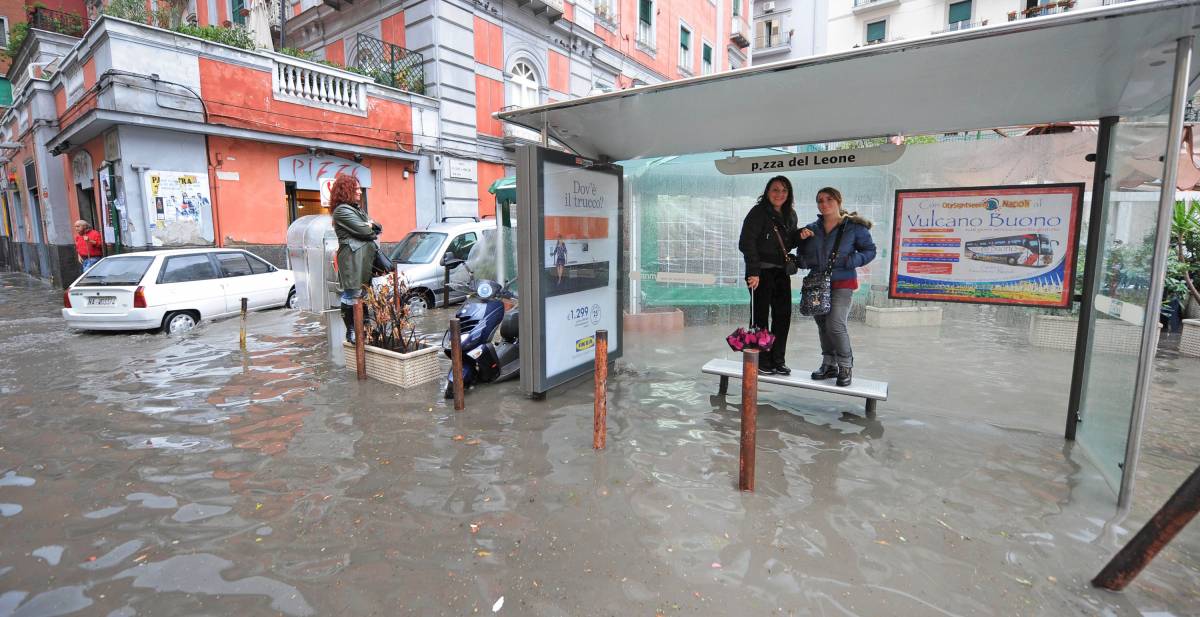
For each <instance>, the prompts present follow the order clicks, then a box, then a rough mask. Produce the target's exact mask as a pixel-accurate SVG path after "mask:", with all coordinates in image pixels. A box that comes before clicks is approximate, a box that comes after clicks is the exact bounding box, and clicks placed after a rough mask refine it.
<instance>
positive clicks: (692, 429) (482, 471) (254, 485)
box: [0, 274, 1200, 617]
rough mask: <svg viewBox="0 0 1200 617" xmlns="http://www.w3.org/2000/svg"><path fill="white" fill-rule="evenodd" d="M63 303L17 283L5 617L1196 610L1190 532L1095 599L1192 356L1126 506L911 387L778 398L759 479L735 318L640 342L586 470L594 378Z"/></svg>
mask: <svg viewBox="0 0 1200 617" xmlns="http://www.w3.org/2000/svg"><path fill="white" fill-rule="evenodd" d="M60 298H61V292H59V291H55V290H53V289H51V288H49V287H48V286H45V285H43V284H41V283H36V282H32V281H31V280H30V279H28V278H25V277H23V276H20V275H11V274H5V275H0V343H2V344H0V539H2V541H0V616H9V615H12V616H20V617H28V616H51V615H105V616H113V617H131V616H134V615H155V616H166V615H288V616H304V615H409V614H411V615H467V614H475V613H480V614H501V615H531V616H559V615H567V616H576V615H589V616H590V615H620V616H625V615H646V616H650V617H653V616H657V615H664V616H668V615H771V614H779V615H813V616H818V615H820V616H824V615H848V616H877V615H939V616H943V615H944V616H958V615H964V616H965V615H997V616H1001V615H1003V616H1009V615H1038V616H1048V617H1049V616H1055V617H1058V616H1063V615H1148V616H1149V615H1154V616H1155V617H1167V616H1172V615H1174V616H1183V615H1200V563H1198V558H1197V555H1198V554H1200V530H1198V529H1197V526H1198V525H1200V524H1197V523H1193V526H1192V527H1191V528H1189V529H1187V530H1185V531H1184V533H1183V534H1181V535H1180V537H1179V538H1178V539H1177V540H1176V542H1175V543H1174V544H1172V545H1171V546H1169V547H1168V548H1167V549H1166V550H1165V551H1164V552H1163V553H1162V554H1160V555H1159V557H1158V559H1157V560H1156V561H1155V562H1154V563H1153V564H1151V566H1150V567H1149V568H1148V569H1147V570H1146V571H1145V572H1144V573H1143V575H1142V576H1141V578H1139V579H1138V581H1137V582H1136V583H1135V584H1134V585H1133V586H1131V587H1130V588H1129V589H1128V590H1127V591H1125V592H1123V593H1120V594H1114V593H1109V592H1103V591H1097V590H1094V589H1092V588H1091V587H1090V586H1089V584H1088V580H1089V579H1090V578H1091V577H1092V576H1093V575H1094V574H1095V573H1096V572H1097V571H1098V570H1099V568H1100V567H1101V566H1102V565H1103V564H1104V563H1105V561H1106V560H1107V559H1108V558H1109V556H1111V554H1112V553H1113V551H1114V550H1115V548H1116V547H1117V546H1119V545H1120V544H1121V543H1123V542H1124V541H1125V540H1127V539H1128V537H1129V534H1130V533H1131V531H1133V530H1136V529H1137V528H1138V527H1139V526H1140V524H1141V523H1142V522H1143V521H1144V520H1145V518H1146V517H1147V516H1148V515H1149V513H1150V512H1152V511H1153V509H1155V508H1157V506H1158V505H1159V504H1161V502H1162V500H1163V499H1165V497H1166V496H1167V495H1169V494H1170V492H1171V491H1173V490H1174V487H1175V486H1177V485H1178V484H1179V482H1180V481H1182V479H1183V477H1185V476H1186V475H1187V473H1189V472H1190V471H1191V469H1193V468H1194V467H1195V466H1196V465H1197V464H1200V460H1198V458H1200V457H1198V455H1197V443H1198V442H1197V440H1196V438H1195V437H1196V435H1197V432H1196V429H1195V426H1196V425H1197V422H1196V419H1197V416H1196V413H1197V411H1196V409H1195V400H1196V398H1195V396H1194V394H1195V389H1196V384H1197V381H1196V376H1197V375H1198V374H1200V369H1197V365H1198V364H1200V361H1197V360H1196V359H1186V358H1178V357H1167V358H1165V359H1160V361H1159V366H1158V373H1157V375H1158V377H1157V378H1156V392H1155V397H1156V401H1162V404H1161V405H1158V406H1157V407H1156V410H1158V409H1163V410H1166V411H1164V412H1163V413H1159V414H1152V415H1151V417H1150V418H1149V420H1148V425H1147V436H1146V443H1145V449H1144V457H1143V464H1142V466H1141V467H1140V468H1139V469H1140V470H1139V474H1138V475H1139V482H1140V485H1139V492H1138V500H1137V501H1136V503H1135V508H1134V510H1133V512H1132V513H1131V514H1130V515H1128V516H1127V517H1122V516H1118V515H1117V513H1116V512H1115V511H1114V502H1115V497H1114V496H1113V494H1112V493H1111V491H1110V490H1109V489H1108V488H1107V487H1106V486H1105V485H1104V483H1103V481H1102V480H1101V479H1100V478H1099V475H1098V473H1097V472H1096V471H1095V469H1094V467H1092V465H1091V463H1089V462H1088V461H1087V459H1086V458H1084V457H1083V456H1082V455H1081V454H1080V453H1078V452H1076V451H1074V449H1073V447H1072V446H1071V445H1069V444H1065V443H1064V441H1063V440H1062V438H1061V436H1060V435H1058V434H1056V433H1055V432H1049V431H1047V432H1043V431H1037V430H1030V429H1028V428H1019V427H1013V426H1007V427H1006V426H1005V423H1003V422H993V421H991V420H990V419H983V420H981V419H979V418H972V417H971V411H970V409H962V407H963V405H964V403H963V402H962V401H969V400H971V397H970V396H968V395H965V394H963V393H962V392H961V391H959V390H952V391H951V393H950V395H949V396H948V397H940V399H941V400H942V403H941V407H938V406H937V405H936V404H930V405H924V404H914V403H913V402H912V401H919V400H922V399H921V398H920V397H921V388H919V387H917V386H913V385H906V386H904V387H900V389H899V390H898V391H897V390H894V391H893V398H894V399H896V400H895V401H894V402H893V401H889V402H887V403H883V404H881V405H880V407H879V413H878V414H877V415H876V416H875V417H866V416H865V415H864V413H863V411H862V408H861V404H860V403H855V402H853V401H850V402H848V401H846V400H844V399H840V398H836V397H827V396H826V397H820V396H815V395H814V396H805V395H799V394H793V393H789V392H784V391H779V390H771V389H769V388H764V390H763V392H762V395H761V397H760V406H759V416H758V429H759V433H758V447H759V450H758V455H757V461H758V469H757V475H756V492H754V493H739V492H738V491H737V490H736V485H737V467H738V432H739V415H738V414H739V411H738V402H739V401H738V399H739V395H738V394H737V391H738V388H736V387H732V388H731V394H730V396H728V397H721V396H717V395H716V387H715V385H716V384H715V379H712V378H706V377H704V376H701V375H699V372H698V366H699V364H701V363H702V361H703V359H704V357H705V356H706V355H711V350H706V348H709V347H712V346H713V345H714V343H713V341H716V342H718V343H719V342H720V337H719V336H718V335H719V330H722V328H719V327H713V328H708V329H704V328H701V329H689V332H688V333H687V334H661V335H656V336H655V337H654V338H653V339H651V338H642V339H636V338H635V337H631V338H630V340H628V341H627V345H626V347H627V349H626V356H625V358H623V359H622V360H620V361H618V363H617V366H616V369H615V370H614V371H613V372H612V373H611V375H610V398H609V420H610V424H609V426H610V428H609V435H608V449H607V450H606V451H604V452H600V453H596V452H593V451H592V449H591V424H592V414H591V412H592V400H591V388H590V384H587V383H583V384H577V385H575V386H573V387H569V388H567V389H566V390H565V391H563V392H561V393H558V394H554V395H552V396H550V397H549V398H548V399H547V400H544V401H532V400H529V399H527V398H525V397H524V396H523V395H522V394H521V393H520V389H519V387H518V385H517V384H516V383H515V382H514V383H508V384H498V385H491V386H483V387H479V388H476V389H475V390H473V391H471V392H470V393H469V394H468V396H467V408H466V410H465V411H462V412H455V411H454V410H453V408H452V407H448V406H447V405H446V404H445V401H443V400H442V397H441V383H440V382H435V383H430V384H426V385H424V386H421V387H418V388H414V389H412V390H401V389H398V388H395V387H392V386H389V385H387V384H383V383H380V382H375V381H367V382H361V383H360V382H357V381H355V379H354V376H353V374H349V373H348V372H347V371H346V370H345V369H344V368H343V367H341V366H339V365H338V363H337V362H336V359H337V358H336V356H337V354H336V353H331V351H332V350H331V347H330V344H329V342H328V339H327V335H326V329H325V327H324V325H323V323H322V321H321V320H320V319H319V318H316V317H313V316H302V315H301V314H299V313H296V312H291V311H268V312H264V313H256V314H252V315H251V317H250V319H249V331H250V336H249V345H248V351H247V352H245V353H243V352H242V351H241V350H240V349H239V347H238V321H237V320H226V321H222V322H216V323H205V324H202V325H201V327H199V328H198V329H197V330H196V331H194V332H192V333H190V334H188V335H185V336H180V337H166V336H162V335H151V334H87V333H79V332H70V331H67V330H65V329H64V327H63V324H62V322H61V320H60V318H59V317H58V306H59V302H60ZM448 315H449V313H448V312H447V311H432V312H431V313H430V315H428V317H427V319H426V321H425V329H426V332H428V333H429V334H430V335H439V334H440V333H439V332H437V330H436V328H437V327H438V326H439V325H440V324H441V323H444V321H445V319H446V318H447V317H448ZM853 327H854V326H852V328H853ZM861 330H862V327H861V324H859V325H858V331H856V333H855V335H856V337H859V336H862V332H861ZM797 331H798V332H799V333H800V334H798V335H794V336H793V341H796V340H797V338H798V337H801V336H805V334H804V332H805V330H804V329H803V328H797ZM926 334H927V333H926ZM898 336H901V335H897V334H888V335H886V336H881V337H875V338H874V339H872V340H874V341H875V342H866V343H863V346H865V349H866V352H865V353H864V351H863V349H864V347H863V346H860V352H859V353H860V356H868V355H870V353H869V352H870V351H871V345H876V346H877V349H887V350H891V352H892V353H901V351H898V350H903V349H905V348H906V344H905V343H904V342H903V341H901V340H898V339H897V338H896V337H898ZM909 336H910V339H912V337H913V336H917V337H922V336H926V335H925V334H919V333H918V334H917V335H912V334H910V335H909ZM941 336H943V337H947V336H953V332H950V331H947V330H946V329H943V332H942V333H941ZM911 342H912V341H911V340H910V341H909V343H908V344H907V346H908V347H909V348H911ZM858 343H859V340H858V338H856V344H858ZM980 344H983V343H980ZM791 347H792V348H793V349H799V344H798V343H797V342H793V343H792V345H791ZM880 355H882V354H880V353H878V352H877V353H876V359H875V360H873V361H872V360H864V361H863V362H862V363H860V366H861V367H862V369H860V373H861V372H862V371H870V370H872V369H873V368H874V369H875V370H882V369H881V368H880V366H881V365H882V361H881V360H879V359H878V358H879V356H880ZM872 362H874V363H876V364H874V365H873V364H872ZM794 364H795V366H796V367H797V370H799V366H800V364H801V362H800V361H799V355H797V361H796V362H795V363H794ZM1068 370H1069V369H1068ZM911 377H912V379H918V378H919V375H915V374H914V375H912V376H911ZM735 383H736V382H735ZM906 388H907V389H906ZM905 397H907V398H908V399H909V401H910V402H908V403H907V404H906V403H905V401H904V398H905ZM1056 400H1057V399H1056ZM1051 406H1052V407H1053V408H1054V409H1055V410H1057V409H1060V408H1061V405H1059V404H1058V403H1057V402H1055V403H1054V404H1053V405H1051ZM947 408H954V409H952V410H950V411H947ZM1054 413H1055V414H1058V413H1059V412H1058V411H1054ZM1035 420H1036V419H1035ZM1035 420H1031V422H1034V421H1035ZM1016 424H1018V425H1019V424H1021V423H1020V422H1017V423H1016Z"/></svg>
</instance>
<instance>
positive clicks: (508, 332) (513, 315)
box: [500, 310, 519, 343]
mask: <svg viewBox="0 0 1200 617" xmlns="http://www.w3.org/2000/svg"><path fill="white" fill-rule="evenodd" d="M518 323H519V321H518V316H517V311H515V310H513V311H509V312H507V313H505V314H504V319H502V320H501V321H500V339H501V340H503V341H505V342H507V343H513V342H516V340H517V331H518Z"/></svg>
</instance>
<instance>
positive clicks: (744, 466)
mask: <svg viewBox="0 0 1200 617" xmlns="http://www.w3.org/2000/svg"><path fill="white" fill-rule="evenodd" d="M757 431H758V350H757V349H747V350H745V351H743V352H742V451H741V453H740V454H739V456H738V489H739V490H743V491H754V442H755V435H756V433H757Z"/></svg>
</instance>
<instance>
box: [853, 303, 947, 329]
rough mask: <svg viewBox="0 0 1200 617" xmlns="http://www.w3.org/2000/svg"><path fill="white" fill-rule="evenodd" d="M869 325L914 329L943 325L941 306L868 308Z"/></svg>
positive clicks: (867, 319) (867, 318)
mask: <svg viewBox="0 0 1200 617" xmlns="http://www.w3.org/2000/svg"><path fill="white" fill-rule="evenodd" d="M866 321H867V325H868V326H871V327H873V328H912V327H917V326H938V325H941V323H942V308H941V307H940V306H898V307H893V308H880V307H878V306H868V307H866Z"/></svg>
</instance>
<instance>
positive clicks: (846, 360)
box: [813, 289, 854, 367]
mask: <svg viewBox="0 0 1200 617" xmlns="http://www.w3.org/2000/svg"><path fill="white" fill-rule="evenodd" d="M853 295H854V290H853V289H834V290H832V294H831V296H830V301H829V313H827V314H825V315H818V316H816V317H813V319H815V320H817V334H818V335H820V337H821V364H823V365H825V366H845V367H852V366H854V351H853V350H851V349H850V331H849V330H847V329H846V319H847V318H849V317H850V299H851V297H852V296H853Z"/></svg>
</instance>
